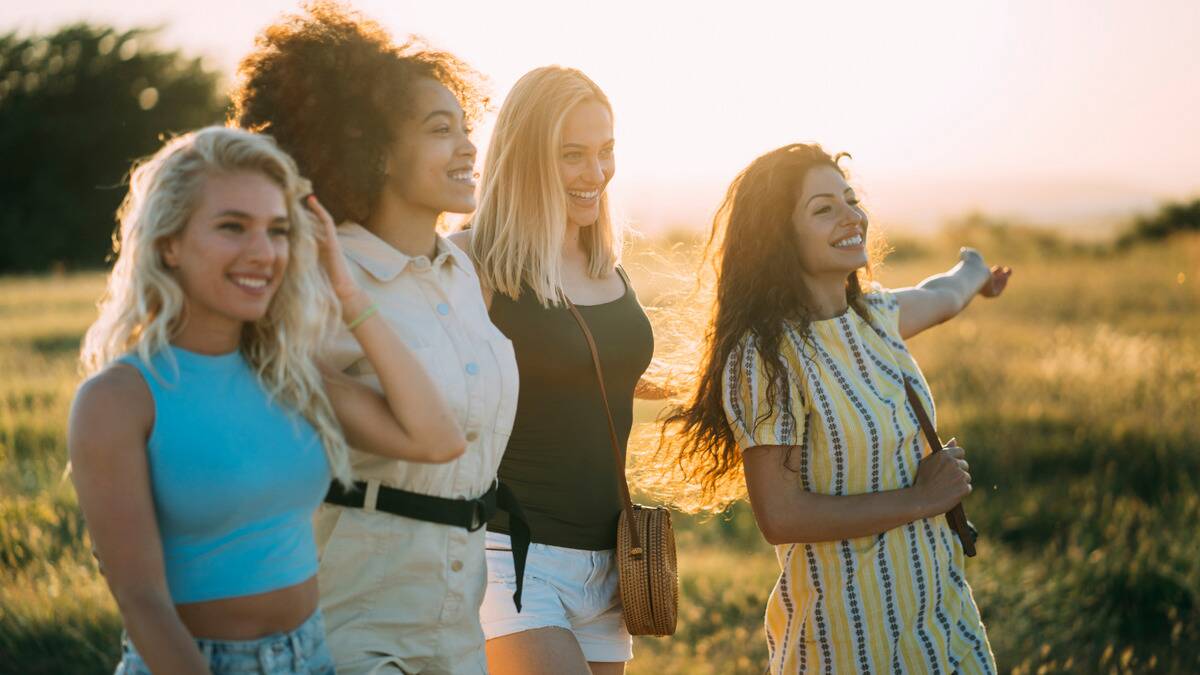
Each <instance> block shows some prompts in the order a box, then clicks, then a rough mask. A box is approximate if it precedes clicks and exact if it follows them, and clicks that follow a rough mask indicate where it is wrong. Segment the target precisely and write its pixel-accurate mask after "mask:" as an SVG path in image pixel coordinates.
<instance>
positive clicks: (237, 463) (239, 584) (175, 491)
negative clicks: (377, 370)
mask: <svg viewBox="0 0 1200 675" xmlns="http://www.w3.org/2000/svg"><path fill="white" fill-rule="evenodd" d="M170 353H171V354H173V355H174V356H175V359H176V362H177V363H178V365H179V367H178V371H177V370H176V369H175V368H173V367H172V364H171V361H170V359H169V358H168V356H167V352H166V351H163V352H159V353H158V354H156V355H155V356H154V357H153V358H152V359H151V361H152V364H153V366H154V369H155V371H156V372H157V373H158V377H155V375H154V374H153V373H151V372H150V370H149V369H148V368H147V367H146V364H145V363H144V362H143V361H142V360H141V359H140V358H138V357H137V356H136V355H135V354H127V355H126V356H124V357H122V358H121V359H119V360H120V361H121V362H122V363H127V364H129V365H132V366H134V367H136V368H137V369H138V370H139V371H141V373H142V377H143V378H144V379H145V381H146V384H147V386H149V388H150V394H151V395H152V396H153V397H154V429H153V431H151V433H150V439H149V442H148V443H147V444H146V451H147V452H146V457H147V461H148V463H149V468H150V487H151V490H152V492H153V495H154V509H155V512H156V515H157V517H158V529H159V534H160V536H161V538H162V546H163V560H164V562H165V563H166V572H167V586H168V587H169V588H170V591H171V599H172V600H173V601H174V602H175V603H176V604H180V603H187V602H200V601H203V600H216V599H219V598H231V597H236V596H240V595H251V594H254V593H265V592H267V591H272V590H276V589H279V588H284V587H286V586H291V585H293V584H297V583H300V582H302V581H304V580H305V579H308V578H309V577H311V576H312V575H314V574H316V572H317V547H316V542H315V540H314V538H313V529H312V516H313V513H314V511H315V510H316V508H317V506H319V505H320V503H321V501H322V499H323V498H324V497H325V492H326V491H327V490H328V489H329V480H330V471H329V462H328V460H327V459H326V457H325V451H324V448H323V446H322V445H321V440H320V437H319V436H318V435H317V433H316V431H315V430H314V429H313V427H312V426H311V425H310V424H309V423H308V422H307V420H305V419H304V418H303V417H302V416H300V415H298V414H295V413H293V412H290V411H288V410H286V409H285V408H283V407H282V406H280V405H279V404H277V403H275V402H273V401H272V400H271V399H270V397H268V396H267V393H266V392H265V391H264V390H263V388H262V386H261V385H260V384H259V382H258V378H257V377H255V374H254V371H253V369H251V367H250V365H249V364H248V363H247V362H246V360H245V358H243V356H242V354H241V353H240V352H233V353H231V354H223V355H220V356H205V355H202V354H197V353H194V352H189V351H186V350H184V349H180V348H178V347H170Z"/></svg>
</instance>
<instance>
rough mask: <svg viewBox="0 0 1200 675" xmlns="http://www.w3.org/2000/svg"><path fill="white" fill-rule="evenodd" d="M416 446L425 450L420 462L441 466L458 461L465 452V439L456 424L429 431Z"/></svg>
mask: <svg viewBox="0 0 1200 675" xmlns="http://www.w3.org/2000/svg"><path fill="white" fill-rule="evenodd" d="M418 444H419V445H420V446H421V447H423V448H425V452H423V453H421V461H424V462H428V463H430V464H443V463H445V462H450V461H453V460H455V459H458V458H459V457H461V456H462V454H463V453H464V452H466V450H467V439H466V437H465V436H463V433H462V430H460V429H459V428H458V425H456V424H450V425H447V426H446V427H445V428H441V429H431V430H430V432H429V433H428V434H426V435H424V438H423V439H421V440H420V441H419V442H418Z"/></svg>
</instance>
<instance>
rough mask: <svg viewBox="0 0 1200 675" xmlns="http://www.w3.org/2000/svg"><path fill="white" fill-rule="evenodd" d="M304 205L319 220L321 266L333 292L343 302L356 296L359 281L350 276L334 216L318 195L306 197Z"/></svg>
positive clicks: (318, 240) (318, 238)
mask: <svg viewBox="0 0 1200 675" xmlns="http://www.w3.org/2000/svg"><path fill="white" fill-rule="evenodd" d="M304 206H305V208H307V209H308V211H309V213H311V214H312V215H313V217H314V218H315V219H316V221H317V227H316V235H317V247H318V252H319V254H320V256H321V268H322V269H324V270H325V276H327V277H329V283H330V285H332V286H333V292H334V293H336V294H337V297H338V299H339V300H341V301H342V302H346V300H348V299H350V298H354V297H356V296H357V295H358V293H359V292H360V291H359V287H358V283H357V282H355V281H354V277H352V276H350V268H349V267H348V266H347V265H346V258H345V257H343V256H342V247H341V245H340V244H339V243H338V238H337V227H336V225H334V222H333V216H331V215H329V212H328V211H326V210H325V207H324V206H321V202H319V201H317V196H316V195H308V196H307V197H305V198H304Z"/></svg>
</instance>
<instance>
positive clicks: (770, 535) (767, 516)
mask: <svg viewBox="0 0 1200 675" xmlns="http://www.w3.org/2000/svg"><path fill="white" fill-rule="evenodd" d="M793 449H794V450H795V451H796V452H802V451H803V448H793ZM788 450H789V447H788V446H784V445H760V446H756V447H753V448H748V449H746V450H745V452H744V453H743V454H742V467H743V469H744V470H745V474H746V489H747V490H748V492H749V494H750V506H751V507H752V508H753V510H754V520H755V521H756V522H757V523H758V529H759V531H761V532H762V533H763V537H765V538H766V540H767V541H768V542H769V543H771V544H776V545H778V544H797V543H815V542H821V541H839V540H842V539H854V538H855V537H866V536H870V535H874V534H879V533H880V532H885V531H887V530H890V529H892V528H895V527H899V526H901V525H904V524H905V523H909V522H912V521H914V520H919V519H921V518H931V517H933V516H937V515H940V514H943V513H945V512H947V511H949V510H950V509H951V508H953V507H954V505H955V504H958V503H959V502H960V501H962V499H963V497H965V496H967V495H968V494H969V493H970V492H971V475H970V474H969V473H967V469H968V466H967V462H966V460H964V459H963V457H964V451H963V449H962V448H959V447H957V446H956V445H954V441H953V440H951V441H950V445H947V446H946V448H945V449H943V450H942V451H940V452H934V453H931V454H929V455H926V456H925V458H924V459H922V460H921V464H920V466H919V467H918V469H917V479H916V482H915V483H914V484H913V485H912V486H911V487H907V488H902V489H899V490H889V491H887V492H872V493H867V494H861V495H848V496H840V495H823V494H817V493H814V492H808V491H806V490H804V489H802V488H801V487H800V480H799V477H798V475H797V474H796V472H795V471H794V470H792V469H790V468H788V467H786V466H785V465H784V460H785V458H786V457H787V454H788Z"/></svg>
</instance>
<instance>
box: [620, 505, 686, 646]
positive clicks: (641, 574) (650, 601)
mask: <svg viewBox="0 0 1200 675" xmlns="http://www.w3.org/2000/svg"><path fill="white" fill-rule="evenodd" d="M625 513H626V512H625V511H622V512H621V519H620V522H619V523H618V525H617V564H618V569H619V570H620V575H621V603H622V605H623V606H624V612H625V627H626V628H627V629H629V633H630V635H658V636H663V635H672V634H674V633H675V619H676V617H677V616H678V614H679V574H678V571H677V568H676V565H675V531H674V530H673V529H672V528H671V512H670V511H669V510H667V509H666V508H663V507H661V506H657V507H652V506H639V505H635V506H634V507H633V519H634V523H633V526H634V527H636V528H637V531H638V534H639V535H640V537H639V539H640V540H641V543H642V547H643V550H642V551H641V552H640V554H639V553H638V552H637V551H635V550H633V545H632V543H631V541H630V536H629V522H628V518H627V517H626V515H625Z"/></svg>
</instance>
